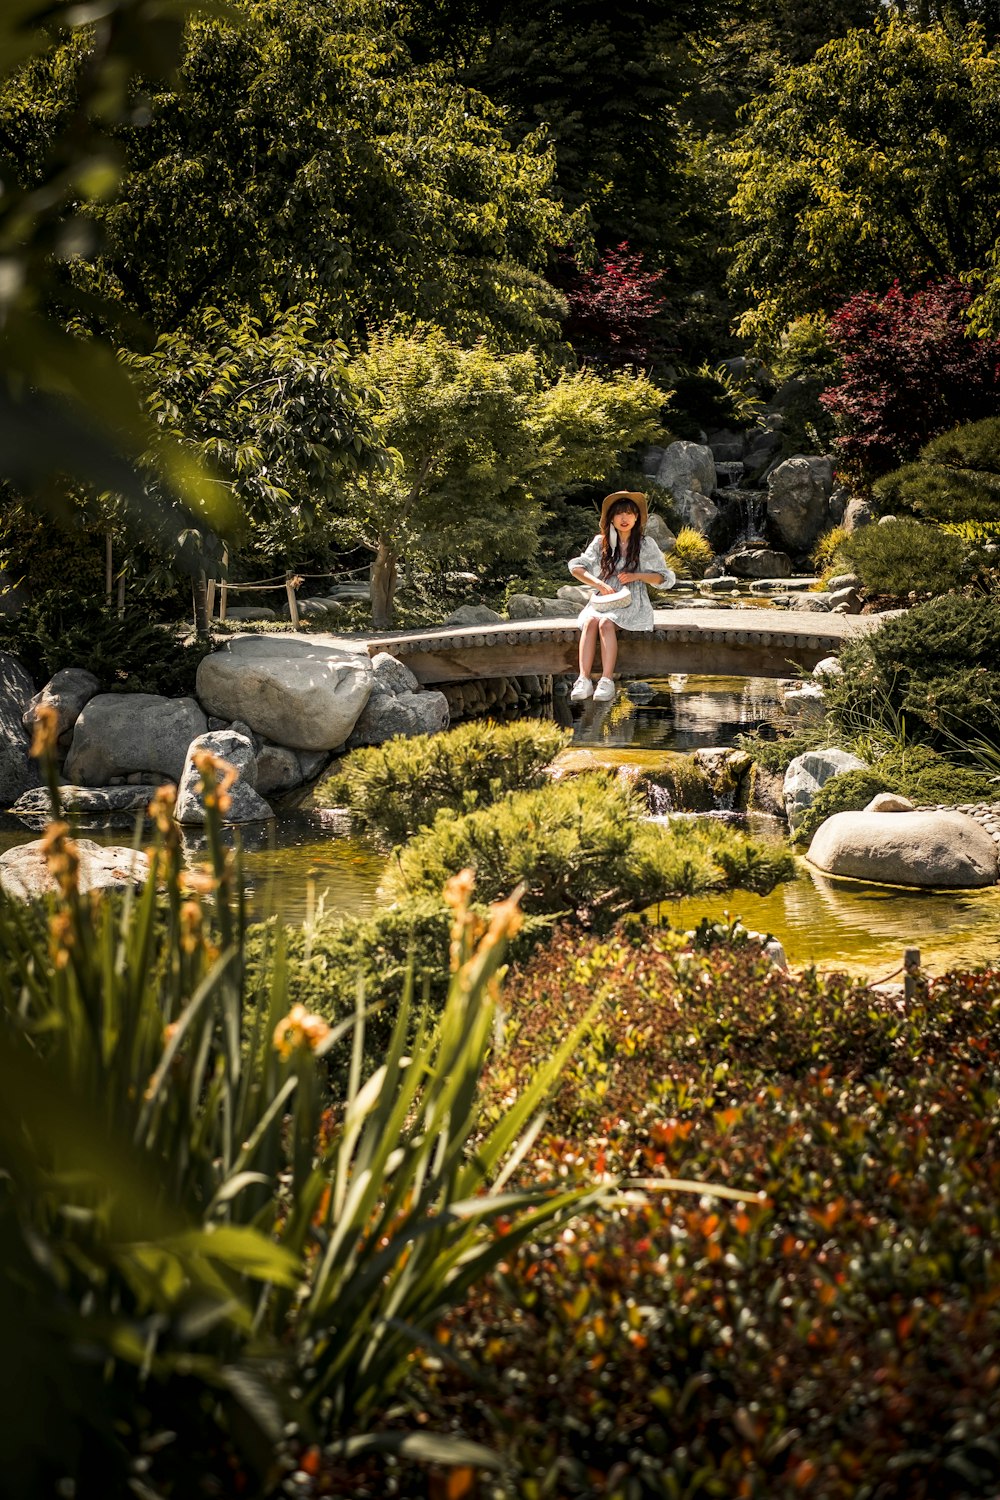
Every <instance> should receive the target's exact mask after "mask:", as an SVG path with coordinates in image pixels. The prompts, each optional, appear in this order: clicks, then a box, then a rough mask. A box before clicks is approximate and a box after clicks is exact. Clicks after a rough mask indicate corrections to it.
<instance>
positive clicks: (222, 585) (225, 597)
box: [219, 547, 229, 622]
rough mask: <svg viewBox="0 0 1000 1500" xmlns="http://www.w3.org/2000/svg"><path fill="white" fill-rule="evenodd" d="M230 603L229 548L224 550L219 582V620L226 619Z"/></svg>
mask: <svg viewBox="0 0 1000 1500" xmlns="http://www.w3.org/2000/svg"><path fill="white" fill-rule="evenodd" d="M228 602H229V548H228V547H223V549H222V577H221V579H220V580H219V620H220V622H221V621H222V620H224V619H225V618H226V606H227V604H228Z"/></svg>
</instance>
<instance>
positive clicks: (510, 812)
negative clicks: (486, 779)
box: [383, 772, 793, 924]
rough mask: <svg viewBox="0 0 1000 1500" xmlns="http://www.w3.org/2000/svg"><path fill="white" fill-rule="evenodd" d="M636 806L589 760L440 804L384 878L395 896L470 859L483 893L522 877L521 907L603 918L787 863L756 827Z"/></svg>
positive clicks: (752, 884)
mask: <svg viewBox="0 0 1000 1500" xmlns="http://www.w3.org/2000/svg"><path fill="white" fill-rule="evenodd" d="M642 811H643V805H642V801H641V799H640V797H639V796H638V794H637V793H636V792H635V791H633V790H631V789H630V788H629V787H627V786H626V785H625V784H624V783H623V782H622V781H620V780H618V779H616V778H615V777H614V776H613V775H611V774H609V773H605V772H588V773H587V774H586V775H583V776H577V777H572V778H567V779H565V780H563V781H561V782H556V783H555V784H553V785H551V786H547V787H545V788H543V789H539V790H537V791H527V792H516V793H512V794H510V795H508V796H506V797H504V798H503V799H502V800H501V801H499V802H496V803H494V804H493V806H491V807H488V808H484V809H482V810H481V811H478V812H472V813H467V814H465V815H464V816H461V817H455V816H454V815H453V814H451V813H448V812H442V813H439V814H438V816H437V818H436V819H435V821H434V824H433V826H432V827H431V828H428V829H425V830H424V831H423V832H422V833H419V834H418V835H417V836H416V837H415V838H413V839H411V840H410V842H409V843H408V844H407V845H406V847H405V848H404V849H403V850H402V851H401V852H400V854H399V856H398V858H397V859H396V861H395V863H394V864H392V865H391V866H390V868H389V871H388V873H387V875H386V879H385V882H384V887H383V888H384V891H385V894H386V895H387V896H388V897H389V898H390V899H395V900H398V899H400V898H414V897H417V896H420V895H429V894H433V893H434V892H436V891H439V890H441V888H442V886H443V885H444V883H445V881H446V880H448V879H449V878H450V877H451V876H453V875H455V874H457V873H458V872H459V871H460V870H463V869H465V868H466V867H472V868H473V869H474V870H475V871H476V882H477V890H478V892H479V894H480V896H481V897H482V899H484V900H492V899H493V898H494V895H496V894H499V893H500V892H503V891H506V890H509V889H513V888H514V887H515V886H518V885H521V884H523V886H524V897H523V902H524V909H525V911H526V912H529V913H554V912H573V913H576V914H578V915H579V916H580V917H581V918H582V919H583V920H585V921H587V922H592V923H595V924H606V923H607V922H609V921H610V920H611V919H612V918H613V917H614V915H615V914H616V913H620V912H623V911H626V910H630V909H631V910H635V909H639V908H641V907H643V906H646V905H649V904H650V903H651V902H654V901H658V900H660V899H662V898H663V897H665V896H667V895H671V894H675V893H677V894H679V893H684V894H687V895H690V894H692V893H694V892H695V891H700V890H718V889H723V888H725V887H726V886H730V885H740V886H744V887H745V888H747V889H752V890H770V889H771V888H772V887H773V886H774V885H776V884H777V883H778V882H779V881H781V880H785V879H788V878H789V877H790V876H791V874H792V868H793V867H792V862H791V860H790V858H789V856H788V855H787V853H785V852H784V851H783V850H780V849H777V848H772V847H769V846H768V845H766V844H764V843H763V842H762V841H760V840H758V839H753V838H750V837H749V836H747V835H746V834H743V833H737V832H734V831H733V830H731V829H728V828H725V827H722V826H720V825H719V824H717V823H712V822H709V821H706V820H699V821H695V820H676V821H672V822H671V823H670V824H669V825H667V826H662V825H660V824H656V823H651V822H649V821H648V820H643V819H642V817H641V814H642Z"/></svg>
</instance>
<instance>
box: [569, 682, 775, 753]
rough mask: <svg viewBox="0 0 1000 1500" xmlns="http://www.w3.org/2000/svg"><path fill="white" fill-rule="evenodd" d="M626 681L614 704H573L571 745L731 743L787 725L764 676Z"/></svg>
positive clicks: (674, 746) (693, 747)
mask: <svg viewBox="0 0 1000 1500" xmlns="http://www.w3.org/2000/svg"><path fill="white" fill-rule="evenodd" d="M639 689H640V690H639V691H638V692H633V687H632V684H630V683H628V682H624V683H622V684H621V688H620V691H619V693H618V696H617V698H616V699H615V700H614V702H613V703H594V701H593V700H592V699H591V700H589V701H588V702H586V703H583V704H580V705H575V704H574V706H573V707H574V719H573V723H572V727H573V743H574V744H577V745H592V746H595V747H596V746H609V747H610V746H619V747H621V748H622V749H631V750H635V749H640V750H675V751H676V750H697V749H698V748H699V746H709V745H731V744H733V742H734V741H735V738H736V736H737V734H747V733H750V732H751V731H752V730H754V729H756V728H758V727H759V726H760V725H762V724H784V723H787V722H790V721H789V720H788V718H787V716H786V715H785V713H784V710H783V709H782V706H781V694H780V689H779V687H778V684H777V682H775V681H774V680H773V679H771V678H766V677H694V676H691V677H685V676H683V675H681V674H675V675H673V676H671V677H661V678H649V679H647V680H646V681H644V682H643V683H641V684H639Z"/></svg>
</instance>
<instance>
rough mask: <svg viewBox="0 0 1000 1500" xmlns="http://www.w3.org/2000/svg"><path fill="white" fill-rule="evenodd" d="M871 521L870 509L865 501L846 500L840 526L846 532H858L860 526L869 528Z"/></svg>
mask: <svg viewBox="0 0 1000 1500" xmlns="http://www.w3.org/2000/svg"><path fill="white" fill-rule="evenodd" d="M873 519H874V517H873V516H872V508H871V506H870V505H869V504H868V502H867V500H848V502H847V504H846V505H845V506H844V516H843V519H842V521H841V523H840V524H841V526H843V528H844V530H845V531H847V532H851V531H859V530H860V529H861V527H862V526H870V525H871V523H872V520H873Z"/></svg>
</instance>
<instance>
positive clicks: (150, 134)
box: [0, 0, 574, 347]
mask: <svg viewBox="0 0 1000 1500" xmlns="http://www.w3.org/2000/svg"><path fill="white" fill-rule="evenodd" d="M235 9H236V11H237V12H238V14H237V15H236V17H235V19H234V20H233V21H229V20H203V21H198V22H196V23H193V24H192V25H191V26H190V27H189V28H188V31H187V33H186V38H185V46H184V52H183V56H182V59H181V65H180V71H179V77H178V81H177V84H176V86H164V85H163V84H158V83H155V82H153V83H151V84H150V86H149V89H148V92H147V94H146V96H145V98H140V99H137V100H136V101H135V104H136V108H135V111H134V113H133V116H132V119H131V120H130V121H128V122H126V123H123V124H122V125H121V126H120V127H119V129H118V132H117V135H118V141H119V146H120V149H121V150H122V152H123V153H124V158H125V163H126V175H125V187H126V191H125V193H124V194H123V195H122V197H121V198H120V199H119V200H118V201H116V202H115V203H113V204H109V205H106V206H103V207H102V206H100V205H91V206H90V207H89V208H88V209H87V213H88V216H89V217H90V218H91V219H92V220H93V221H94V222H96V223H97V224H98V225H99V227H100V229H101V230H102V232H103V237H104V239H103V246H102V247H101V253H100V255H99V256H97V257H96V258H93V257H92V258H91V259H89V260H87V261H86V262H82V261H81V262H80V263H78V266H77V276H76V280H77V281H78V282H79V284H80V286H81V287H82V288H84V289H85V290H86V291H88V292H90V291H94V290H97V291H100V293H101V294H102V295H104V296H105V297H107V298H110V299H111V300H113V301H114V302H115V303H117V304H118V305H119V306H120V307H121V308H124V309H126V310H128V311H129V312H131V313H134V314H137V315H138V316H139V317H140V318H142V319H144V320H146V322H148V323H149V324H150V325H151V326H152V327H153V328H154V329H155V330H156V331H157V332H173V331H176V330H177V329H178V328H180V327H182V326H183V325H184V323H185V321H186V320H187V319H188V318H190V317H192V316H197V315H198V314H200V313H201V312H202V311H203V310H204V309H205V308H206V307H209V306H211V307H216V308H218V309H219V310H220V311H221V312H222V314H223V316H225V317H226V318H227V319H229V320H230V321H231V322H235V321H236V320H238V319H239V318H240V317H241V316H242V314H243V313H244V312H245V311H249V312H251V313H252V314H253V315H254V316H256V317H259V318H261V319H262V320H263V321H264V323H265V324H268V323H270V322H272V321H273V320H274V318H275V317H276V316H277V315H278V314H279V313H280V312H282V311H283V310H285V309H287V308H288V307H291V306H296V305H299V304H301V303H304V302H308V303H310V304H311V305H313V306H314V307H315V308H316V311H317V316H318V317H319V318H320V319H321V321H322V323H323V326H324V330H325V331H326V332H327V333H331V334H339V335H341V336H345V337H346V336H351V337H354V338H363V336H364V335H365V334H366V332H367V331H368V329H370V328H372V327H375V326H379V325H381V324H382V323H383V322H384V321H386V319H388V318H391V317H393V316H395V315H397V314H403V315H406V316H409V317H410V318H412V319H414V320H419V319H421V318H430V317H433V318H434V319H435V320H436V321H438V322H440V323H441V324H442V325H443V326H445V327H446V328H447V329H448V330H449V332H451V333H452V334H454V335H455V336H457V337H461V338H465V339H471V338H474V337H475V336H476V335H478V334H479V333H481V332H484V331H488V332H489V333H490V336H491V338H492V339H493V341H494V342H495V343H498V344H505V345H506V346H508V347H511V346H523V345H525V344H526V343H528V342H534V341H537V342H540V343H542V344H548V345H551V344H553V343H554V342H557V341H558V333H559V318H560V316H561V315H562V312H563V305H562V302H561V299H560V298H559V297H558V295H557V294H556V293H555V292H554V291H553V290H552V288H551V287H550V286H548V284H547V283H546V282H545V281H544V279H543V278H542V275H541V271H542V269H543V268H544V265H545V259H546V254H547V247H548V245H549V244H550V243H561V242H563V241H564V240H566V239H567V238H568V237H571V236H572V234H573V232H574V222H573V220H572V219H571V218H570V217H568V216H567V214H566V213H565V211H564V209H563V208H562V206H561V204H560V203H559V201H558V198H557V196H556V194H555V191H554V189H553V173H554V167H555V162H554V157H553V154H552V152H551V150H550V149H548V148H547V147H546V146H545V144H544V143H543V142H542V140H541V138H540V136H539V135H538V134H537V133H536V134H533V135H530V136H528V137H527V138H525V139H523V140H521V141H520V142H519V143H518V144H517V145H512V144H511V143H510V142H509V141H508V139H507V138H506V136H505V134H504V131H503V128H502V127H503V125H504V123H505V118H504V115H503V113H502V111H501V110H500V109H499V108H498V107H497V106H495V105H493V104H491V103H490V101H489V100H488V99H486V98H484V97H483V96H482V95H481V94H477V93H476V92H474V91H473V90H472V89H469V88H463V89H456V88H455V87H454V85H453V84H451V83H449V82H448V80H447V79H446V78H445V77H444V76H443V74H442V71H441V69H440V68H438V67H436V66H434V65H433V64H429V65H427V66H423V67H417V66H415V65H414V64H413V62H412V60H411V58H410V56H409V53H408V52H407V50H406V48H405V46H404V45H403V44H402V42H401V41H400V40H399V38H398V37H397V36H396V35H394V34H393V30H392V17H391V13H390V10H389V8H388V6H387V4H386V3H384V0H354V3H350V4H343V3H339V0H288V3H286V0H280V3H279V0H235ZM88 66H89V57H88V55H87V54H86V52H85V50H83V49H77V50H76V51H75V52H66V51H64V52H63V53H61V54H60V55H58V56H57V57H55V58H53V59H49V60H47V61H46V62H45V63H44V64H38V65H36V66H35V67H34V68H33V69H31V70H29V71H28V73H27V74H26V75H25V76H24V78H23V79H22V80H21V82H20V85H19V87H18V88H17V89H16V90H13V91H8V94H7V96H6V97H5V99H4V101H3V103H2V105H0V134H5V135H6V136H7V138H8V140H9V141H10V144H11V150H12V154H14V155H15V156H17V157H19V158H20V159H21V160H22V161H24V162H26V164H27V166H26V170H28V171H30V169H31V165H32V161H33V156H32V147H31V142H32V140H34V139H37V138H38V137H43V138H44V137H45V135H46V134H47V133H48V132H51V130H52V129H53V121H54V120H56V119H57V118H58V117H59V115H60V111H61V110H63V109H67V108H70V107H72V101H73V100H74V98H75V97H76V93H77V91H78V90H79V88H80V87H81V86H82V80H83V79H84V78H85V76H86V69H87V67H88ZM126 336H127V337H129V340H130V342H132V343H133V345H134V344H135V339H136V335H135V331H134V330H133V331H132V333H131V334H129V333H128V330H126Z"/></svg>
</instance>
